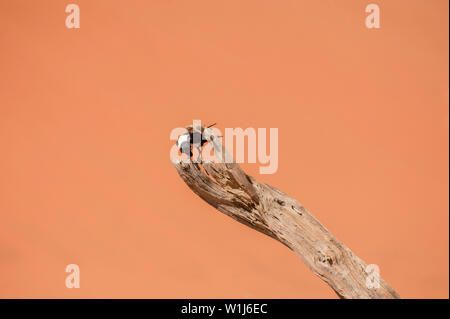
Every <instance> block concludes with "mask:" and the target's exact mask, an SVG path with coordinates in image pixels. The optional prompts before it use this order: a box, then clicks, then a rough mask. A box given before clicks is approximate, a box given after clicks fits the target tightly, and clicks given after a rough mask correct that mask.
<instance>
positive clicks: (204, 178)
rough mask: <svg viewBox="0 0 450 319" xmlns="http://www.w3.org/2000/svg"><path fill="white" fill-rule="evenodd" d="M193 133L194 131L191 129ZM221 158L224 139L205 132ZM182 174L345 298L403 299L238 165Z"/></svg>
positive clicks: (195, 167)
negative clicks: (374, 284)
mask: <svg viewBox="0 0 450 319" xmlns="http://www.w3.org/2000/svg"><path fill="white" fill-rule="evenodd" d="M191 129H192V127H191ZM202 131H203V132H204V134H205V135H207V137H208V140H209V143H213V145H214V149H215V150H216V152H217V154H220V152H219V151H220V150H222V152H223V153H222V154H221V156H222V157H223V156H224V154H225V153H226V150H225V148H224V147H223V145H222V144H221V141H220V139H217V138H214V136H212V135H211V134H212V132H211V131H209V130H208V129H205V128H202ZM173 164H174V166H175V168H176V169H177V171H178V174H179V175H180V176H181V178H182V179H183V180H184V182H185V183H186V184H187V185H188V186H189V188H190V189H191V190H192V191H194V193H196V194H197V195H198V196H200V197H201V198H202V199H203V200H205V201H206V202H207V203H209V204H210V205H211V206H213V207H215V208H216V209H217V210H219V211H221V212H222V213H224V214H226V215H228V216H230V217H231V218H233V219H235V220H237V221H239V222H241V223H243V224H245V225H247V226H249V227H251V228H253V229H255V230H257V231H260V232H262V233H264V234H266V235H268V236H270V237H272V238H274V239H276V240H278V241H280V242H281V243H283V244H284V245H286V246H287V247H289V248H290V249H291V250H293V251H294V252H295V253H296V254H298V255H299V256H300V257H301V258H302V260H303V261H304V262H305V263H306V265H307V266H308V267H309V268H310V269H311V270H312V271H313V272H314V273H315V274H316V275H317V276H319V277H320V278H321V279H323V280H324V281H325V282H326V283H328V284H329V285H330V286H331V288H333V289H334V291H335V292H336V293H337V294H338V296H339V297H341V298H400V296H399V295H398V294H397V293H396V292H395V291H394V289H392V288H391V287H390V286H389V285H388V284H387V283H386V282H385V281H384V280H383V279H382V278H380V280H379V283H380V287H379V288H368V287H367V286H366V278H367V276H368V274H367V273H366V266H367V265H366V264H365V263H364V262H363V261H362V260H361V259H360V258H358V257H357V256H355V255H354V254H353V253H352V252H351V251H350V249H348V248H347V247H346V246H345V245H344V244H343V243H341V242H340V241H339V240H338V239H337V238H336V237H334V236H333V235H332V234H331V233H330V232H329V231H328V230H327V229H326V228H325V227H324V226H323V225H322V224H321V223H320V222H319V221H318V220H317V219H316V218H315V217H314V216H313V215H311V213H310V212H309V211H308V210H306V209H305V207H303V206H302V205H301V204H300V203H299V202H298V201H297V200H295V199H294V198H292V197H290V196H288V195H286V194H285V193H283V192H282V191H280V190H278V189H276V188H275V187H272V186H270V185H267V184H262V183H259V182H258V181H257V180H255V179H254V178H252V177H251V176H248V175H247V174H245V172H244V171H243V170H242V169H241V168H240V167H239V165H238V164H236V163H212V162H209V163H205V162H203V163H192V162H189V163H185V162H182V161H174V162H173Z"/></svg>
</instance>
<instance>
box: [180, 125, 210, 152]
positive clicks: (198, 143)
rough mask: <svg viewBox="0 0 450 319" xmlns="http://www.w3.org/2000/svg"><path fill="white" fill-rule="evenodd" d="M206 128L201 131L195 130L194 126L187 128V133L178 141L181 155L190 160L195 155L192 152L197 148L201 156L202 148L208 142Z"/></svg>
mask: <svg viewBox="0 0 450 319" xmlns="http://www.w3.org/2000/svg"><path fill="white" fill-rule="evenodd" d="M214 125H216V123H214V124H212V125H210V126H208V127H207V128H210V127H213V126H214ZM203 131H204V128H203V127H202V128H201V131H200V130H198V129H194V128H193V127H192V126H188V127H187V132H186V133H184V134H183V135H180V137H178V140H177V147H178V149H179V150H180V152H181V153H183V154H186V155H188V156H189V158H192V156H193V155H194V154H193V152H192V150H193V148H194V147H195V148H196V149H197V151H198V154H199V156H200V153H201V148H202V146H203V145H204V144H205V143H206V142H208V140H207V139H206V138H205V136H204V135H203Z"/></svg>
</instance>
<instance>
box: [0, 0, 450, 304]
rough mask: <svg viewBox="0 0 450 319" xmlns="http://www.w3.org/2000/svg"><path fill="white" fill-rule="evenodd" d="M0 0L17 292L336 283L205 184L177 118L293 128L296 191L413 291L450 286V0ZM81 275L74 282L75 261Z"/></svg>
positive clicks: (303, 287) (5, 288)
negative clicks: (185, 172)
mask: <svg viewBox="0 0 450 319" xmlns="http://www.w3.org/2000/svg"><path fill="white" fill-rule="evenodd" d="M74 2H75V3H77V4H79V5H80V9H81V29H78V30H76V29H71V30H70V29H67V28H66V27H65V19H66V16H67V14H66V13H65V6H66V5H67V4H69V3H71V1H69V0H67V1H62V0H52V1H50V0H39V1H31V0H27V1H25V0H0V45H1V50H0V72H1V77H0V98H1V102H0V152H1V153H0V155H1V156H0V217H1V219H0V297H7V298H10V297H19V298H22V297H42V298H48V297H62V298H70V297H76V298H78V297H87V298H91V297H94V298H109V297H125V298H129V297H135V298H147V297H148V298H166V297H169V298H170V297H174V298H187V297H189V298H200V297H203V298H221V297H223V298H228V297H233V298H260V297H262V298H336V295H335V294H334V292H333V291H332V290H331V289H330V288H329V287H328V286H327V285H326V284H325V283H324V282H322V281H321V280H320V279H319V278H318V277H316V276H315V275H313V274H312V272H311V271H310V270H309V269H308V268H307V267H306V266H305V265H304V264H303V262H302V261H301V260H300V258H298V256H296V255H295V254H294V253H292V252H291V251H290V250H288V249H287V248H286V247H284V246H283V245H281V244H280V243H278V242H276V241H274V240H272V239H270V238H268V237H265V236H264V235H262V234H260V233H257V232H256V231H254V230H252V229H250V228H248V227H246V226H243V225H241V224H239V223H237V222H235V221H234V220H232V219H231V218H229V217H227V216H225V215H223V214H221V213H219V212H218V211H216V210H215V209H213V208H212V207H210V206H208V205H207V204H206V203H205V202H203V201H202V200H201V199H199V198H198V197H197V196H196V195H194V194H193V193H192V192H191V191H190V190H189V189H188V187H187V186H186V185H185V184H184V183H183V181H182V180H181V178H179V177H178V175H177V173H176V171H175V169H174V168H173V167H172V165H171V163H170V160H169V149H170V146H171V145H172V143H173V141H170V140H169V133H170V131H171V130H172V129H173V128H175V127H181V126H185V125H187V124H189V123H192V120H193V119H200V120H202V121H203V123H205V124H210V123H213V122H219V124H218V127H219V128H220V129H222V130H223V129H224V128H225V127H242V128H246V127H253V128H258V127H261V128H269V127H277V128H279V169H278V172H277V173H276V174H274V175H259V174H258V165H254V164H246V165H244V168H245V169H246V170H247V171H248V172H249V174H250V175H253V176H254V177H256V178H257V179H259V180H260V181H263V182H267V183H269V184H271V185H273V186H275V187H278V188H280V189H281V190H283V191H284V192H286V193H288V194H289V195H291V196H293V197H294V198H296V199H298V200H299V201H300V202H301V203H303V204H304V205H305V206H306V207H307V208H308V209H309V210H310V211H311V212H312V213H313V214H314V215H315V216H316V217H317V218H318V219H319V220H321V221H322V222H323V223H324V224H325V225H326V227H327V228H328V229H329V230H330V231H331V232H332V233H334V234H335V235H336V236H337V237H338V238H339V239H340V240H342V241H343V242H344V243H345V244H346V245H347V246H349V247H350V249H352V251H353V252H354V253H355V254H356V255H358V256H359V257H361V258H362V259H363V260H364V261H366V262H367V263H373V264H377V265H379V267H380V269H381V275H382V276H383V277H384V278H385V279H386V281H387V282H389V283H390V284H391V285H392V287H394V288H395V289H396V290H397V291H398V292H399V293H400V295H401V296H402V297H405V298H433V297H437V298H448V297H449V213H448V212H449V197H448V191H449V180H448V176H449V171H448V164H449V157H448V154H449V149H448V143H449V141H448V130H449V113H448V111H449V105H448V98H449V95H448V84H449V83H448V82H449V81H448V76H449V74H448V67H449V65H448V55H449V42H448V36H449V34H448V21H449V20H448V10H449V8H448V1H444V0H442V1H437V0H436V1H428V0H427V1H412V0H403V1H400V0H397V1H377V2H376V3H378V4H379V5H380V8H381V29H379V30H374V29H371V30H369V29H367V28H366V27H365V23H364V21H365V17H366V15H367V14H366V13H365V6H366V5H367V4H369V3H371V2H372V1H362V0H361V1H353V0H345V1H314V0H308V1H300V0H299V1H274V0H272V1H261V0H251V1H250V0H246V1H242V0H234V1H218V0H215V1H187V0H186V1H175V0H172V1H169V0H166V1H162V0H161V1H154V0H152V1H148V0H142V1H137V0H132V1H131V0H130V1H125V0H122V1H111V0H95V1H87V0H80V1H74ZM71 263H75V264H78V265H79V266H80V268H81V288H80V289H67V288H66V287H65V278H66V275H67V274H66V272H65V267H66V265H67V264H71Z"/></svg>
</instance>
